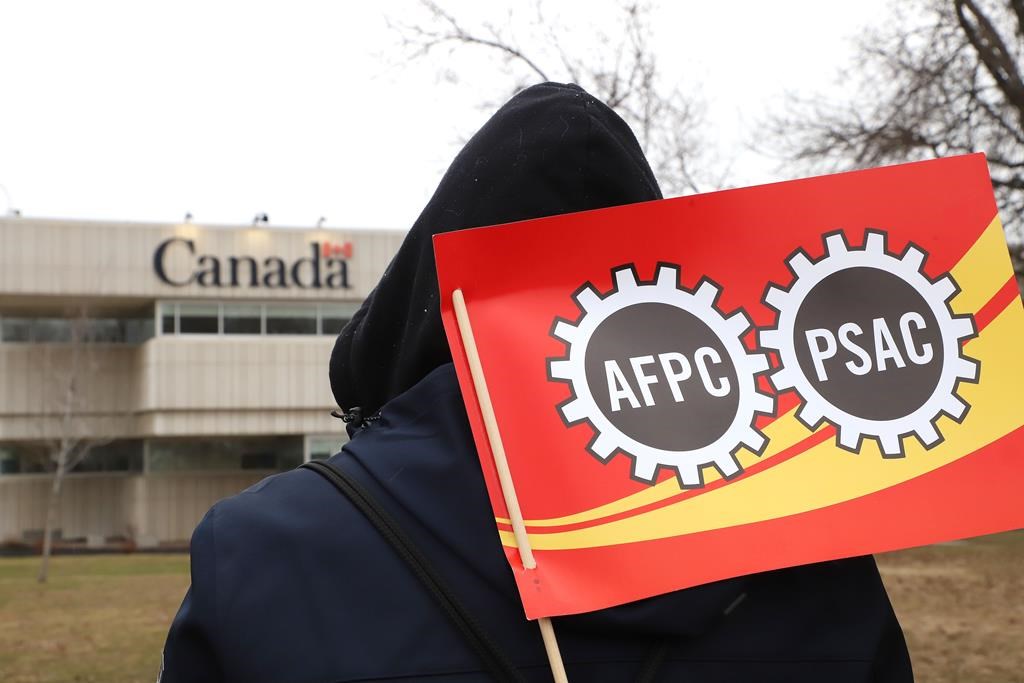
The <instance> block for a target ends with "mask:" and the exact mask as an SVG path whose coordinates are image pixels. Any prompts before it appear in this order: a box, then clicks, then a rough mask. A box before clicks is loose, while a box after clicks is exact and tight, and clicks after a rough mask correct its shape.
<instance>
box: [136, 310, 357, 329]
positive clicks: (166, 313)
mask: <svg viewBox="0 0 1024 683" xmlns="http://www.w3.org/2000/svg"><path fill="white" fill-rule="evenodd" d="M359 306H360V304H359V303H357V302H341V303H322V304H315V303H297V302H296V303H284V302H280V303H266V304H263V303H243V302H231V303H218V302H210V303H207V302H173V301H163V302H160V303H159V305H158V306H157V313H156V317H157V320H158V321H159V325H160V334H273V335H283V334H300V335H313V334H324V335H330V336H332V337H334V336H337V335H338V333H339V332H341V329H342V328H343V327H344V326H345V325H346V324H347V323H348V321H349V320H351V319H352V316H353V315H355V312H356V311H357V310H358V309H359ZM149 327H150V334H152V328H153V321H152V320H150V321H149Z"/></svg>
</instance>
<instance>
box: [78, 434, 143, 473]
mask: <svg viewBox="0 0 1024 683" xmlns="http://www.w3.org/2000/svg"><path fill="white" fill-rule="evenodd" d="M72 471H74V472H141V471H142V441H141V440H139V439H123V440H118V441H111V442H110V443H107V444H101V445H99V446H95V447H93V448H91V449H89V452H88V454H87V455H86V456H85V458H83V459H82V461H81V462H79V463H78V465H76V466H75V469H74V470H72Z"/></svg>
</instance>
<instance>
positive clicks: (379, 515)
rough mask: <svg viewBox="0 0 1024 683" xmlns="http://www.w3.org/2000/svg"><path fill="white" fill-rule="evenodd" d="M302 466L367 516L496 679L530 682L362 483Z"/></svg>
mask: <svg viewBox="0 0 1024 683" xmlns="http://www.w3.org/2000/svg"><path fill="white" fill-rule="evenodd" d="M301 467H304V468H306V469H308V470H312V471H314V472H316V473H317V474H319V475H320V476H322V477H323V478H324V479H326V480H327V481H328V482H330V483H331V484H332V485H333V486H334V488H336V489H338V491H339V492H340V493H341V494H342V495H344V496H345V497H346V498H348V499H349V500H350V501H351V502H352V504H353V505H355V507H356V509H358V510H359V511H360V512H361V513H363V515H364V516H365V517H366V519H367V520H369V522H370V524H372V525H373V527H374V528H375V529H376V530H377V532H378V533H379V534H380V535H381V537H382V538H383V539H384V540H385V541H387V542H388V544H389V545H390V546H391V547H392V548H393V549H394V551H395V552H396V553H397V554H398V556H399V557H400V558H402V560H403V561H404V562H405V564H406V565H408V567H409V569H411V570H412V572H413V574H415V575H416V578H417V579H419V581H420V583H421V584H423V587H424V588H426V589H427V592H428V593H430V595H431V596H432V597H433V598H434V600H435V601H436V602H437V603H438V605H439V606H440V607H441V609H442V610H444V612H445V614H447V615H448V618H449V619H450V620H451V622H452V623H453V625H454V626H455V628H456V629H458V631H459V633H461V634H462V637H463V638H464V639H465V641H466V642H467V643H468V644H469V645H470V647H472V648H473V651H474V652H476V654H477V656H478V657H479V658H480V661H481V662H483V665H484V668H485V669H486V670H487V671H489V672H490V673H491V675H492V676H494V679H495V680H497V681H502V682H503V683H505V682H507V683H524V682H525V680H526V679H525V678H523V675H522V674H521V673H520V672H519V671H518V670H517V669H516V668H515V666H513V664H512V662H511V661H510V660H509V659H508V657H507V656H506V655H505V653H504V652H503V651H502V650H501V649H500V648H499V647H498V645H497V643H495V642H494V641H493V640H492V639H491V637H490V636H489V635H488V634H487V633H486V632H485V631H484V630H483V628H482V627H481V626H480V624H479V623H478V622H477V621H476V619H474V618H473V615H472V614H470V613H469V611H468V610H466V608H465V607H463V605H462V603H461V602H459V600H458V598H456V596H455V593H454V591H452V589H451V588H449V587H448V585H447V584H446V583H445V582H444V580H442V578H441V575H440V574H439V573H438V572H437V570H435V569H434V567H433V566H432V565H431V564H430V562H429V561H428V560H427V557H426V556H425V555H424V554H423V552H422V551H420V549H419V548H417V547H416V545H415V544H414V543H413V542H412V539H410V538H409V536H408V535H407V534H406V533H405V531H404V530H403V529H402V527H401V526H400V525H399V524H398V522H397V521H396V520H395V519H394V517H392V516H391V515H390V514H389V513H388V512H387V511H386V510H385V509H384V508H383V507H382V506H381V505H380V503H378V502H377V500H376V499H374V498H373V497H372V496H371V495H370V493H369V492H368V491H367V490H366V489H365V488H364V487H363V485H362V484H360V483H359V482H358V481H356V480H355V479H354V478H353V477H352V476H351V475H350V474H348V473H347V472H345V471H344V470H342V469H340V468H338V467H335V466H333V465H331V464H330V463H327V462H325V461H323V460H312V461H310V462H307V463H303V464H302V465H301Z"/></svg>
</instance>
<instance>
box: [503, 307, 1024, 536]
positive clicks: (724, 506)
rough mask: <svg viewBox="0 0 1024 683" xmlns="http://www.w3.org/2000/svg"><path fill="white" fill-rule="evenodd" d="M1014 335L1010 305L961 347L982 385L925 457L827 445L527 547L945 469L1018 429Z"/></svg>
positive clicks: (658, 531) (843, 492) (640, 529)
mask: <svg viewBox="0 0 1024 683" xmlns="http://www.w3.org/2000/svg"><path fill="white" fill-rule="evenodd" d="M1022 334H1024V308H1022V307H1021V306H1020V304H1019V303H1018V302H1017V300H1016V299H1015V300H1014V301H1013V302H1012V303H1011V305H1010V306H1008V307H1007V308H1006V309H1005V310H1003V311H1002V312H1001V313H1000V314H999V316H998V317H997V318H996V319H995V320H993V321H992V322H991V323H990V324H989V325H988V327H986V328H985V330H984V332H983V333H982V334H981V336H980V337H977V338H975V339H973V340H971V341H970V342H969V343H968V344H967V348H968V349H969V352H970V355H971V356H972V357H973V358H976V359H978V360H980V361H981V363H982V373H983V375H984V376H985V378H986V380H985V384H984V385H981V384H961V385H960V394H961V396H962V397H963V398H964V400H966V401H967V402H968V403H969V404H970V405H971V411H970V412H969V413H968V415H967V418H966V421H965V425H967V427H968V428H959V426H958V425H957V424H956V423H955V422H953V421H952V420H950V419H948V418H942V419H940V420H939V423H938V427H939V429H940V430H941V431H942V432H943V434H944V436H945V441H944V442H943V443H941V444H940V445H938V446H936V447H935V448H932V449H931V450H928V451H925V449H924V448H923V447H922V446H921V445H920V444H919V443H917V441H916V440H914V439H907V440H906V441H905V442H904V445H905V447H906V451H907V456H906V457H905V458H902V459H898V460H894V459H888V460H887V459H884V458H882V456H881V453H880V452H879V451H878V447H877V446H876V445H875V444H874V442H868V441H866V442H865V445H864V447H863V448H862V449H861V452H860V453H859V454H853V453H849V452H847V451H844V450H841V449H839V448H838V447H837V446H835V444H834V443H833V442H831V441H829V442H826V443H822V444H819V445H818V446H815V447H814V448H811V449H810V450H808V451H807V452H805V453H802V454H800V455H798V456H795V457H794V458H792V459H790V460H786V461H784V462H782V463H780V464H778V465H776V466H774V467H770V468H768V469H766V470H764V471H763V472H761V473H759V474H757V475H756V476H753V477H749V478H747V479H740V480H738V481H736V482H734V483H731V484H729V485H728V486H723V487H721V488H718V489H714V490H711V491H707V492H706V493H703V494H701V495H699V496H695V497H693V498H688V499H684V500H681V501H679V502H677V503H674V504H671V505H668V506H666V507H664V508H660V509H658V510H652V511H650V512H645V513H642V514H639V515H636V516H634V517H629V518H626V519H621V520H617V521H613V522H608V523H606V524H602V525H599V526H593V527H589V528H584V529H575V530H572V531H563V532H555V533H531V534H530V542H531V543H532V545H533V548H534V549H535V550H570V549H578V548H593V547H601V546H609V545H619V544H623V543H633V542H637V541H648V540H655V539H659V538H669V537H672V536H682V535H685V534H692V533H697V532H700V531H709V530H712V529H721V528H724V527H730V526H736V525H739V524H750V523H753V522H760V521H765V520H769V519H778V518H780V517H787V516H790V515H795V514H799V513H802V512H808V511H810V510H816V509H819V508H822V507H825V506H828V505H834V504H836V503H841V502H844V501H848V500H852V499H854V498H859V497H861V496H866V495H869V494H872V493H875V492H877V491H881V490H883V489H886V488H889V487H890V486H894V485H896V484H899V483H901V482H904V481H907V480H909V479H913V478H915V477H919V476H921V475H923V474H926V473H928V472H931V471H933V470H935V469H938V468H940V467H943V466H945V465H948V464H949V463H951V462H954V461H956V460H958V459H960V458H962V457H964V456H966V455H969V454H970V453H973V452H974V451H976V450H978V449H979V448H982V447H983V446H985V445H987V444H990V443H992V442H993V441H996V440H997V439H999V438H1000V437H1002V436H1004V435H1006V434H1008V433H1010V432H1011V431H1013V430H1014V429H1017V428H1018V427H1020V426H1021V425H1022V424H1024V414H1022V411H1020V410H1019V408H1018V407H1017V399H1018V395H1019V387H1018V386H1017V385H1016V384H1015V383H1014V382H1015V380H1016V378H1019V377H1021V376H1022V375H1024V354H1021V353H1020V348H1019V347H1020V344H1019V340H1020V338H1021V335H1022ZM500 533H501V539H502V542H503V543H504V544H506V545H510V544H511V543H513V542H514V540H513V539H512V535H511V533H508V532H500Z"/></svg>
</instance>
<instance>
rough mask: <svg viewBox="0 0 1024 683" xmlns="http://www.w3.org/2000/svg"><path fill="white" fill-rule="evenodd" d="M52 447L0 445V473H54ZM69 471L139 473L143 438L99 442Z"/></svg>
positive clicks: (54, 464) (17, 444)
mask: <svg viewBox="0 0 1024 683" xmlns="http://www.w3.org/2000/svg"><path fill="white" fill-rule="evenodd" d="M54 455H55V454H54V453H53V451H52V450H51V449H49V448H47V447H46V446H44V445H42V444H38V443H16V444H0V474H37V473H43V472H53V471H54V470H55V469H56V467H57V463H56V461H55V460H54ZM72 465H73V467H72V469H71V473H74V474H77V473H82V472H141V471H142V440H140V439H117V440H115V441H110V442H108V443H103V444H98V445H96V446H93V447H92V448H90V449H89V451H88V453H87V454H86V455H85V457H84V458H82V459H81V460H80V461H79V462H77V463H72Z"/></svg>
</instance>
